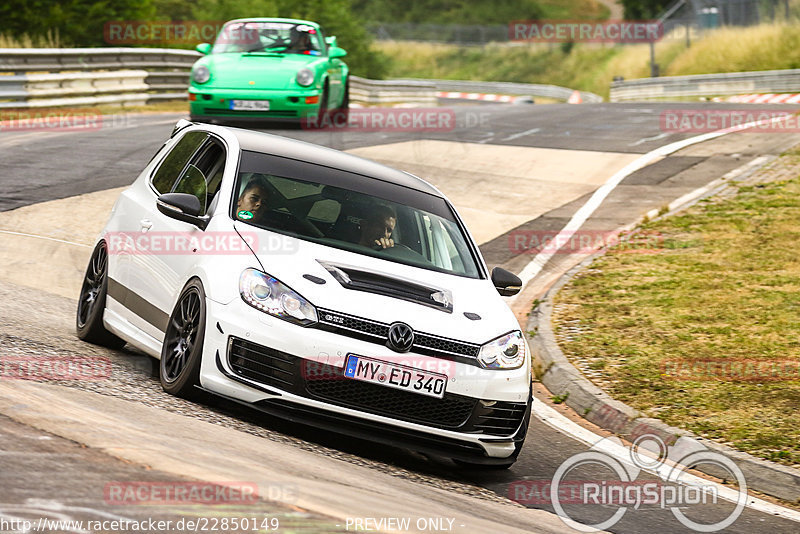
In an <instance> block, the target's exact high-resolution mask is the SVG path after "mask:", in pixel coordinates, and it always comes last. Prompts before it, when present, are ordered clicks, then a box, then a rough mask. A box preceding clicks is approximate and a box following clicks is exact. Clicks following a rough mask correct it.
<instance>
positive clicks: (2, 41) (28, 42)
mask: <svg viewBox="0 0 800 534" xmlns="http://www.w3.org/2000/svg"><path fill="white" fill-rule="evenodd" d="M65 46H66V45H65V44H64V43H62V42H61V38H60V37H59V35H58V30H50V31H48V32H47V35H44V36H34V37H31V36H29V35H27V34H23V35H22V36H20V37H11V36H9V35H3V34H0V48H64V47H65Z"/></svg>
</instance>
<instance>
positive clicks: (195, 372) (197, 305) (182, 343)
mask: <svg viewBox="0 0 800 534" xmlns="http://www.w3.org/2000/svg"><path fill="white" fill-rule="evenodd" d="M205 324H206V294H205V291H203V285H202V284H201V283H200V280H197V279H193V280H192V281H190V282H189V283H188V284H187V285H186V287H185V288H184V289H183V291H182V292H181V296H180V297H179V298H178V302H177V304H175V309H174V310H173V311H172V315H170V317H169V323H168V324H167V331H166V333H165V334H164V343H163V345H162V346H161V363H160V365H159V375H160V377H161V387H162V388H163V389H164V391H166V392H167V393H169V394H171V395H175V396H176V397H183V398H185V399H189V398H196V397H198V394H199V390H198V389H197V388H196V387H195V386H198V385H199V384H200V363H201V361H202V355H203V341H204V337H205Z"/></svg>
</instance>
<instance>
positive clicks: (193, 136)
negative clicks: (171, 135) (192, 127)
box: [151, 132, 208, 195]
mask: <svg viewBox="0 0 800 534" xmlns="http://www.w3.org/2000/svg"><path fill="white" fill-rule="evenodd" d="M206 139H208V134H207V133H206V132H189V133H187V134H186V135H184V136H183V137H182V138H181V139H180V140H179V141H178V142H177V144H176V145H175V146H174V147H172V150H170V152H169V154H167V156H166V157H165V158H164V161H162V162H161V165H160V166H159V167H158V170H157V171H156V172H155V174H153V179H152V182H151V183H152V184H153V187H154V188H155V190H156V191H158V193H159V194H161V195H163V194H164V193H169V192H171V191H172V190H173V186H174V185H175V182H177V181H178V178H180V177H181V176H182V173H183V170H184V169H185V168H186V165H187V164H188V163H189V160H190V159H191V158H192V156H194V154H195V153H196V152H197V150H198V149H199V148H200V147H201V146H202V145H203V143H204V142H205V141H206Z"/></svg>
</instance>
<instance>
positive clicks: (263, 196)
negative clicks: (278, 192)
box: [236, 176, 269, 223]
mask: <svg viewBox="0 0 800 534" xmlns="http://www.w3.org/2000/svg"><path fill="white" fill-rule="evenodd" d="M268 198H269V186H268V185H267V181H266V180H265V179H264V178H263V177H261V176H256V177H254V178H251V179H250V181H249V182H247V186H246V187H245V188H244V190H243V191H242V194H241V195H239V201H238V202H237V203H236V218H237V219H240V220H242V221H247V222H252V223H261V222H263V220H264V218H265V217H266V215H267V211H268V210H269V208H268V207H267V199H268ZM247 212H249V213H250V215H248V214H247Z"/></svg>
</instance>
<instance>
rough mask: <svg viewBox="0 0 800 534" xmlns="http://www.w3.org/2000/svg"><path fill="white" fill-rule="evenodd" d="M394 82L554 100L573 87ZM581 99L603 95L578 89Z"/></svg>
mask: <svg viewBox="0 0 800 534" xmlns="http://www.w3.org/2000/svg"><path fill="white" fill-rule="evenodd" d="M392 81H394V82H403V83H405V82H429V83H432V84H434V85H435V86H436V90H437V91H443V92H454V93H494V94H500V95H520V96H539V97H542V98H553V99H555V100H565V101H566V100H568V99H569V97H570V96H572V93H574V92H575V90H574V89H568V88H566V87H560V86H558V85H544V84H538V83H514V82H480V81H470V80H425V79H415V78H412V79H408V80H392ZM579 92H580V94H581V99H583V101H584V102H587V103H597V102H602V101H603V97H601V96H600V95H596V94H594V93H589V92H587V91H579Z"/></svg>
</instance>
